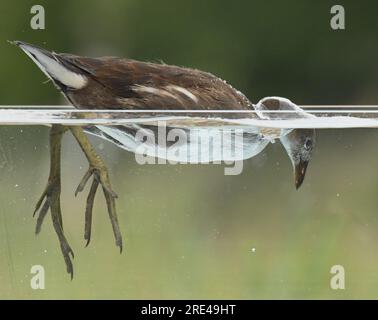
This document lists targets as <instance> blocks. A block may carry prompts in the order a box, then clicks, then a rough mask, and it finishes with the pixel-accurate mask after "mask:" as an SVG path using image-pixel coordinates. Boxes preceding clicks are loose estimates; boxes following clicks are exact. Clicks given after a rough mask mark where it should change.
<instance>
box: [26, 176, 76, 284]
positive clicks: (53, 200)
mask: <svg viewBox="0 0 378 320" xmlns="http://www.w3.org/2000/svg"><path fill="white" fill-rule="evenodd" d="M49 209H50V211H51V219H52V222H53V226H54V229H55V232H56V234H57V236H58V239H59V242H60V249H61V251H62V254H63V258H64V261H65V263H66V268H67V272H68V273H69V274H70V275H71V279H72V278H73V265H72V261H71V258H74V253H73V251H72V249H71V247H70V245H69V244H68V242H67V239H66V237H65V236H64V232H63V221H62V212H61V208H60V181H59V180H58V179H54V178H49V181H48V183H47V186H46V188H45V191H44V192H43V194H42V196H41V197H40V199H39V200H38V202H37V205H36V208H35V210H34V214H33V216H34V215H35V214H36V213H37V212H38V217H37V223H36V228H35V233H36V234H38V233H39V232H40V231H41V227H42V223H43V221H44V218H45V217H46V215H47V212H48V210H49Z"/></svg>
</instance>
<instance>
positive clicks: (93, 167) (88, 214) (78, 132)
mask: <svg viewBox="0 0 378 320" xmlns="http://www.w3.org/2000/svg"><path fill="white" fill-rule="evenodd" d="M70 130H71V132H72V134H73V135H74V137H75V138H76V140H77V142H78V143H79V145H80V148H81V149H82V150H83V152H84V154H85V156H86V158H87V160H88V162H89V168H88V170H87V172H86V173H85V175H84V177H83V179H82V180H81V182H80V184H79V186H78V187H77V189H76V192H75V194H77V193H79V192H81V191H83V189H84V187H85V185H86V183H87V182H88V180H89V179H90V177H91V176H93V181H92V186H91V189H90V191H89V194H88V197H87V205H86V209H85V233H84V238H85V239H86V240H87V245H88V244H89V241H90V239H91V224H92V209H93V202H94V198H95V195H96V191H97V188H98V186H99V184H101V186H102V190H103V193H104V196H105V200H106V205H107V208H108V214H109V218H110V221H111V224H112V228H113V233H114V237H115V242H116V245H117V246H118V247H119V248H120V251H122V236H121V232H120V229H119V225H118V219H117V213H116V209H115V198H117V194H116V193H115V192H114V191H113V190H112V187H111V184H110V179H109V175H108V170H107V168H106V166H105V163H104V161H103V160H102V159H101V158H100V157H99V155H98V154H97V153H96V151H95V150H94V148H93V147H92V145H91V143H90V142H89V140H88V138H87V136H86V135H85V133H84V131H83V129H82V128H81V127H77V126H72V127H70Z"/></svg>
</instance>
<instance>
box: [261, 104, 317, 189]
mask: <svg viewBox="0 0 378 320" xmlns="http://www.w3.org/2000/svg"><path fill="white" fill-rule="evenodd" d="M255 110H256V112H257V114H258V116H259V117H260V118H262V119H268V120H291V119H292V120H294V119H300V118H313V117H314V115H312V114H310V113H308V112H306V111H305V110H303V109H302V108H300V107H299V106H297V105H296V104H295V103H293V102H291V101H290V100H289V99H286V98H282V97H266V98H263V99H261V100H260V101H259V102H258V103H257V104H256V105H255ZM285 111H287V112H285ZM280 140H281V143H282V145H283V146H284V148H285V149H286V152H287V154H288V156H289V158H290V160H291V162H292V164H293V168H294V179H295V180H294V181H295V187H296V188H297V189H298V188H299V187H300V186H301V185H302V183H303V180H304V177H305V175H306V169H307V166H308V163H309V162H310V159H311V156H312V152H313V149H314V146H315V130H314V129H282V130H281V136H280Z"/></svg>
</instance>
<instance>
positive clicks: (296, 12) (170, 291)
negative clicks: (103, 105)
mask: <svg viewBox="0 0 378 320" xmlns="http://www.w3.org/2000/svg"><path fill="white" fill-rule="evenodd" d="M34 4H40V5H43V6H44V8H45V10H46V30H43V31H42V30H39V31H35V30H32V29H31V28H30V19H31V17H32V15H31V14H30V8H31V6H32V5H34ZM333 4H336V3H334V2H333V1H317V2H315V1H304V0H301V1H293V0H290V1H266V0H264V1H263V0H260V1H232V2H231V1H226V0H207V1H203V0H202V1H199V0H192V1H177V0H175V1H173V0H163V1H152V0H151V1H143V0H123V1H100V0H95V1H94V0H91V1H89V0H80V1H61V2H58V1H38V2H35V1H22V0H18V1H17V2H15V1H10V0H2V1H1V3H0V58H1V60H0V104H1V105H11V104H15V105H20V104H27V105H42V104H62V103H65V102H64V101H63V99H62V97H61V96H60V95H59V93H58V92H57V91H56V90H55V89H54V87H53V86H52V85H51V83H47V84H44V83H43V82H44V81H45V76H44V75H43V74H42V73H41V72H40V71H39V70H38V69H37V67H36V66H35V65H34V64H33V63H32V62H31V61H30V59H28V58H27V57H26V56H25V55H24V54H23V53H22V52H20V51H19V50H18V49H17V48H16V47H14V46H11V45H9V43H7V42H6V40H16V39H17V40H23V41H26V42H30V43H35V44H37V45H40V46H44V47H47V48H50V49H52V50H55V51H57V52H71V53H76V54H81V55H90V56H101V55H118V56H125V57H130V58H135V59H139V60H148V61H161V60H163V61H164V62H165V63H169V64H176V65H182V66H188V67H196V68H199V69H203V70H206V71H210V72H212V73H214V74H216V75H218V76H220V77H222V78H224V79H227V80H228V82H229V83H231V84H232V85H233V86H235V87H236V88H238V89H240V90H241V91H242V92H244V93H245V94H246V95H247V96H248V97H249V98H250V99H251V100H252V101H254V102H256V101H257V100H259V99H260V98H262V97H264V96H267V95H280V96H284V97H287V98H290V99H291V100H293V101H295V102H296V103H298V104H378V92H377V88H378V72H377V71H378V61H377V56H378V41H377V39H378V37H377V36H378V19H377V17H376V12H377V9H378V4H377V2H376V1H362V2H357V1H338V2H337V4H343V5H344V7H345V10H346V30H344V31H333V30H332V29H331V28H330V25H329V20H330V17H331V15H330V8H331V6H332V5H333ZM377 141H378V132H376V130H372V129H370V130H333V131H332V130H325V131H319V132H318V143H317V147H316V150H315V155H314V157H313V160H312V163H311V164H310V167H309V170H308V174H307V177H306V180H305V183H304V185H303V186H302V188H301V189H300V190H298V191H296V190H295V188H294V183H293V179H292V171H291V164H290V163H289V160H288V158H287V156H286V154H285V152H284V150H283V149H282V147H281V145H280V144H279V143H276V144H273V145H270V146H269V147H268V148H267V149H266V150H265V151H264V152H263V153H262V154H260V155H259V156H257V157H255V158H253V159H251V160H249V161H246V162H245V164H244V171H243V173H242V174H241V175H239V176H224V175H223V168H222V166H219V165H213V166H210V165H201V166H198V165H197V166H196V165H175V166H174V165H170V166H164V165H155V166H148V165H145V166H140V165H137V164H136V162H135V160H134V156H133V155H132V154H130V153H127V152H125V151H123V150H120V149H117V148H116V147H115V146H113V145H110V144H109V143H107V142H105V141H101V140H100V139H93V142H94V145H95V146H96V147H97V150H99V153H100V154H101V155H103V157H104V158H105V160H106V162H107V164H108V166H109V169H110V172H111V176H112V180H113V185H114V189H115V190H116V191H117V192H118V194H119V195H120V197H119V200H118V203H117V205H118V213H119V219H120V224H121V229H122V232H123V235H124V238H125V250H124V253H123V254H122V255H120V254H119V253H118V250H117V249H116V247H115V245H114V241H113V235H112V232H111V227H110V224H109V221H108V218H107V213H106V208H105V204H104V201H103V199H102V196H101V195H100V194H99V196H98V199H97V201H96V206H95V213H94V230H93V240H92V243H91V245H90V246H89V247H88V248H84V245H85V241H84V239H83V228H84V206H85V194H83V195H80V196H78V197H77V198H74V194H73V193H74V189H75V187H76V185H77V183H78V182H79V179H80V178H81V175H82V174H83V173H84V172H85V170H86V168H87V164H86V162H85V159H84V157H83V156H82V154H81V152H80V150H79V148H78V146H77V145H76V144H75V143H74V141H73V139H72V137H71V136H70V135H68V134H67V136H66V137H65V139H64V150H63V169H62V170H63V190H62V208H63V212H64V223H65V232H66V235H67V237H68V240H69V242H70V244H71V246H72V247H73V249H74V251H75V254H76V257H75V260H74V266H75V278H74V280H73V281H70V280H69V276H68V275H67V274H66V272H65V266H64V262H63V258H62V257H61V253H60V250H59V244H58V240H57V237H56V235H55V233H54V231H53V228H52V225H51V222H50V221H49V220H47V221H46V224H45V225H44V226H43V230H42V232H41V234H40V235H39V236H38V237H36V236H35V235H34V225H35V219H33V218H32V211H33V209H34V205H35V202H36V200H37V199H38V197H39V196H40V193H41V192H42V190H43V188H44V186H45V182H46V179H47V175H48V167H49V156H48V144H47V142H48V128H45V127H26V126H25V127H4V126H3V127H0V188H1V189H0V203H1V207H0V298H3V299H9V298H29V299H36V298H47V299H51V298H73V299H77V298H105V299H107V298H116V299H118V298H120V299H145V298H155V299H186V298H207V299H210V298H213V299H218V298H219V299H222V298H227V299H233V298H238V299H255V298H274V299H281V298H305V299H307V298H316V299H318V298H327V299H328V298H331V299H338V298H378V221H377V214H378V197H377V188H378V171H377V170H376V163H377V160H376V159H377V157H378V149H377ZM253 248H254V249H253ZM37 264H38V265H43V266H44V268H45V270H46V289H45V290H32V289H31V287H30V279H31V274H30V268H31V266H32V265H37ZM336 264H340V265H343V266H344V268H345V271H346V289H345V290H336V291H335V290H332V289H331V288H330V285H329V282H330V278H331V274H330V269H331V267H332V266H333V265H336Z"/></svg>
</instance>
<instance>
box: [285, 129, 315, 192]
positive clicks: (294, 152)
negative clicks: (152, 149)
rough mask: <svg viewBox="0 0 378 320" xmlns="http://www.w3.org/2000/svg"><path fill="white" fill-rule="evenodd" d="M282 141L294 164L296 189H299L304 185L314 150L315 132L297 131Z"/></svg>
mask: <svg viewBox="0 0 378 320" xmlns="http://www.w3.org/2000/svg"><path fill="white" fill-rule="evenodd" d="M280 140H281V143H282V145H283V146H284V148H285V149H286V152H287V154H288V156H289V158H290V160H291V163H292V164H293V169H294V181H295V187H296V188H297V189H298V188H299V187H300V186H301V185H302V183H303V180H304V177H305V175H306V170H307V166H308V163H309V162H310V160H311V156H312V152H313V150H314V146H315V130H314V129H295V130H292V131H290V132H289V133H288V134H286V135H284V136H282V137H281V139H280Z"/></svg>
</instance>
